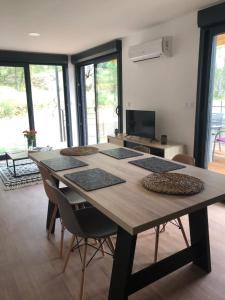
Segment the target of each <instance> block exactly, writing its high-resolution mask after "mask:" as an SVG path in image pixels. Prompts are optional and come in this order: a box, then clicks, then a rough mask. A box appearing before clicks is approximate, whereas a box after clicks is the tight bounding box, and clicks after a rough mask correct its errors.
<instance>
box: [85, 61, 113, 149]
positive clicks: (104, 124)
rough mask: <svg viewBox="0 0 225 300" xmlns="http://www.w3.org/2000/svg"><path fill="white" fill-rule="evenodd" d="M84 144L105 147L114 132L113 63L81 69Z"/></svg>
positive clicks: (105, 62) (102, 63)
mask: <svg viewBox="0 0 225 300" xmlns="http://www.w3.org/2000/svg"><path fill="white" fill-rule="evenodd" d="M83 68H84V72H83V74H84V88H85V95H84V99H85V102H86V103H85V104H86V105H85V106H86V121H87V143H88V144H89V145H92V144H97V143H106V142H107V135H109V134H113V133H114V131H115V129H116V128H118V78H117V74H118V73H117V59H113V60H108V61H104V62H101V63H97V64H90V65H85V66H83Z"/></svg>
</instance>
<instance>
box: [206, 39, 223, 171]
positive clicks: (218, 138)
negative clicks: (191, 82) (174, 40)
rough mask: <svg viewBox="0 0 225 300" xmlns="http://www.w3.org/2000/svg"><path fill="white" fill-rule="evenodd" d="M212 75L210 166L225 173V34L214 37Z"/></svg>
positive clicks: (208, 154)
mask: <svg viewBox="0 0 225 300" xmlns="http://www.w3.org/2000/svg"><path fill="white" fill-rule="evenodd" d="M210 77H211V80H210V82H211V84H210V87H209V123H208V133H209V138H208V147H207V148H208V153H207V161H208V168H209V169H210V170H213V171H217V172H220V173H224V174H225V34H218V35H215V36H214V38H213V51H212V62H211V73H210Z"/></svg>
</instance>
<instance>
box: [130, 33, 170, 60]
mask: <svg viewBox="0 0 225 300" xmlns="http://www.w3.org/2000/svg"><path fill="white" fill-rule="evenodd" d="M171 50H172V38H171V37H162V38H160V39H157V40H153V41H150V42H146V43H144V44H140V45H135V46H131V47H130V48H129V58H130V59H131V60H132V61H134V62H137V61H141V60H146V59H152V58H157V57H160V56H162V55H165V56H171V55H172V53H171V52H172V51H171Z"/></svg>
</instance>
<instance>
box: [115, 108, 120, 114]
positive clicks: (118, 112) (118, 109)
mask: <svg viewBox="0 0 225 300" xmlns="http://www.w3.org/2000/svg"><path fill="white" fill-rule="evenodd" d="M116 114H117V116H119V114H120V108H119V106H117V107H116Z"/></svg>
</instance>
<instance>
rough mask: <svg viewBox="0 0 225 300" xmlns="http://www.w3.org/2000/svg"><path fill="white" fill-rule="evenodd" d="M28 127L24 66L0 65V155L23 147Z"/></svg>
mask: <svg viewBox="0 0 225 300" xmlns="http://www.w3.org/2000/svg"><path fill="white" fill-rule="evenodd" d="M28 128H29V120H28V109H27V96H26V86H25V76H24V68H23V67H18V66H0V140H1V142H0V155H3V154H5V152H6V151H16V150H19V149H24V147H25V146H26V143H25V142H26V141H25V139H24V137H23V133H22V132H23V131H24V130H26V129H28Z"/></svg>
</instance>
